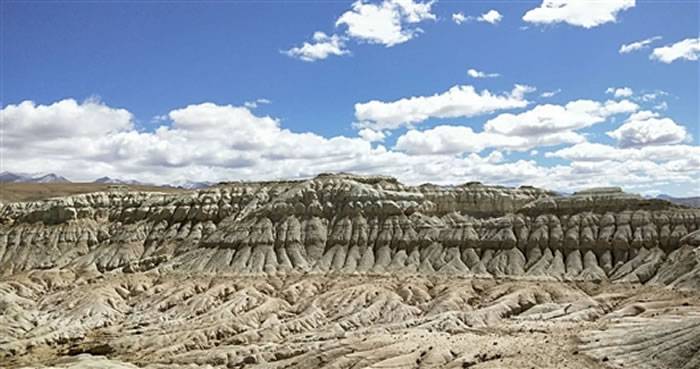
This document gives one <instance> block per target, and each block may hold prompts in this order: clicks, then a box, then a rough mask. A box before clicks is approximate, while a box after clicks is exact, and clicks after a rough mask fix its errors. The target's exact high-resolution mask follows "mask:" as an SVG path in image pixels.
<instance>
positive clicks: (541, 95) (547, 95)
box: [540, 88, 561, 98]
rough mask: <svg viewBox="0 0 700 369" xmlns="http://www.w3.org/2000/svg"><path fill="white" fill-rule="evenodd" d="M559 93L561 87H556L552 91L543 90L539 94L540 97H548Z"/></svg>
mask: <svg viewBox="0 0 700 369" xmlns="http://www.w3.org/2000/svg"><path fill="white" fill-rule="evenodd" d="M559 93H561V89H560V88H558V89H556V90H554V91H545V92H543V93H542V94H540V97H544V98H550V97H553V96H556V95H558V94H559Z"/></svg>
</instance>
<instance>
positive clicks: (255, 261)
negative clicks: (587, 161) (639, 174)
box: [0, 175, 700, 369]
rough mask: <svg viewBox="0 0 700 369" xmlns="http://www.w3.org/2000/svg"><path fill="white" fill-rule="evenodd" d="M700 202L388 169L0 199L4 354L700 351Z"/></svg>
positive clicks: (660, 359)
mask: <svg viewBox="0 0 700 369" xmlns="http://www.w3.org/2000/svg"><path fill="white" fill-rule="evenodd" d="M699 229H700V210H698V209H689V208H684V207H680V206H677V205H673V204H671V203H668V202H666V201H662V200H648V199H642V198H639V197H636V196H632V195H627V194H624V193H622V192H619V191H618V190H615V189H598V190H594V191H588V192H583V193H579V194H576V195H574V196H571V197H567V198H561V197H556V196H555V195H554V194H553V193H551V192H548V191H544V190H540V189H535V188H531V187H522V188H518V189H510V188H504V187H491V186H483V185H480V184H474V183H473V184H468V185H464V186H455V187H439V186H419V187H411V186H405V185H402V184H400V183H398V182H397V181H395V180H393V179H391V178H387V177H361V176H351V175H323V176H319V177H317V178H314V179H312V180H308V181H296V182H294V181H290V182H265V183H232V184H227V185H221V186H217V187H216V188H212V189H208V190H202V191H196V192H177V193H168V194H165V193H153V192H143V191H141V192H136V191H134V192H128V193H116V192H101V193H96V194H87V195H78V196H72V197H66V198H61V199H54V200H49V201H43V202H25V203H10V204H6V205H4V207H3V208H2V213H0V275H1V277H0V367H7V368H22V367H25V368H46V367H55V368H74V369H79V368H83V369H87V368H259V369H262V368H279V369H281V368H298V369H307V368H327V369H331V368H337V369H341V368H348V369H350V368H397V369H398V368H477V369H486V368H493V369H495V368H508V369H516V368H517V369H521V368H526V369H527V368H552V369H555V368H556V369H561V368H571V369H584V368H585V369H602V368H639V369H652V368H654V369H657V368H662V369H663V368H668V369H671V368H672V369H697V368H700V354H699V353H698V352H699V351H700V293H699V291H700V230H699Z"/></svg>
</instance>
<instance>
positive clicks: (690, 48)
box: [649, 38, 700, 64]
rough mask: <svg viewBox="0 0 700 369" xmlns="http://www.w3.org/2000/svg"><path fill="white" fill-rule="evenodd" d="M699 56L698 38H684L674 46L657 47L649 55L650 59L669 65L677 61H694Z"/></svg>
mask: <svg viewBox="0 0 700 369" xmlns="http://www.w3.org/2000/svg"><path fill="white" fill-rule="evenodd" d="M698 56H700V38H686V39H685V40H683V41H678V42H676V43H675V44H672V45H668V46H664V47H657V48H655V49H654V51H653V52H652V53H651V55H649V58H650V59H653V60H658V61H660V62H662V63H666V64H670V63H673V62H674V61H676V60H678V59H685V60H691V61H695V60H698Z"/></svg>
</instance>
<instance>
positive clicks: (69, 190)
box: [0, 182, 186, 202]
mask: <svg viewBox="0 0 700 369" xmlns="http://www.w3.org/2000/svg"><path fill="white" fill-rule="evenodd" d="M110 186H111V185H109V184H101V183H4V182H0V202H16V201H36V200H45V199H48V198H52V197H60V196H69V195H77V194H81V193H90V192H100V191H108V190H109V188H110ZM127 187H128V189H129V190H130V191H143V192H182V191H186V190H183V189H178V188H170V187H159V186H141V185H139V186H131V185H130V186H127Z"/></svg>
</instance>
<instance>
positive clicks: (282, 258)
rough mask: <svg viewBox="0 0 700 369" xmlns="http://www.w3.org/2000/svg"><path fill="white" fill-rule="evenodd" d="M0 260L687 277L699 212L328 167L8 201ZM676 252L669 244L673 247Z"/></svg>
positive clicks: (4, 266)
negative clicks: (295, 174)
mask: <svg viewBox="0 0 700 369" xmlns="http://www.w3.org/2000/svg"><path fill="white" fill-rule="evenodd" d="M2 223H3V225H2V226H0V270H2V273H3V274H5V275H7V274H12V273H16V272H19V271H24V270H30V269H47V268H54V267H57V268H70V269H84V268H96V269H97V270H99V271H110V270H115V269H120V270H123V271H125V272H133V271H143V270H148V269H151V268H161V269H165V270H182V271H190V272H212V273H235V274H238V275H241V274H254V275H261V274H277V273H305V272H319V273H328V272H330V273H451V274H462V275H483V276H488V275H492V276H527V277H545V278H554V279H559V280H561V279H572V280H607V279H610V280H624V281H632V282H648V281H655V282H662V283H666V284H668V283H674V282H676V281H678V283H685V282H684V279H683V278H685V276H684V275H681V274H679V273H664V275H663V277H659V278H656V274H657V271H659V270H660V269H663V268H664V262H665V261H666V260H667V259H668V257H669V256H670V255H671V254H673V253H674V252H675V253H676V254H678V253H680V252H687V251H688V250H687V249H688V248H687V247H686V248H684V247H683V246H684V245H683V243H682V242H681V240H682V239H683V237H685V236H687V235H688V234H690V233H692V232H694V231H696V230H697V229H698V227H699V226H700V210H697V209H687V208H681V207H679V206H676V205H672V204H670V203H668V202H665V201H663V200H650V199H643V198H640V197H637V196H632V195H628V194H625V193H623V192H621V191H620V190H619V189H598V190H592V191H583V192H581V193H577V194H575V195H573V196H569V197H557V196H554V194H553V193H551V192H547V191H544V190H540V189H535V188H531V187H520V188H517V189H510V188H502V187H489V186H483V185H481V184H478V183H470V184H466V185H464V186H456V187H439V186H433V185H424V186H419V187H410V186H404V185H402V184H400V183H398V182H397V181H396V180H394V179H392V178H385V177H360V176H349V175H324V176H319V177H317V178H315V179H313V180H308V181H300V182H270V183H236V184H228V185H221V186H219V187H217V188H214V189H211V190H205V191H200V192H192V193H188V194H184V195H164V194H146V193H95V194H88V195H80V196H73V197H68V198H61V199H56V200H50V201H45V202H36V203H14V204H8V205H6V206H5V207H4V209H3V211H2ZM674 255H675V254H674Z"/></svg>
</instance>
